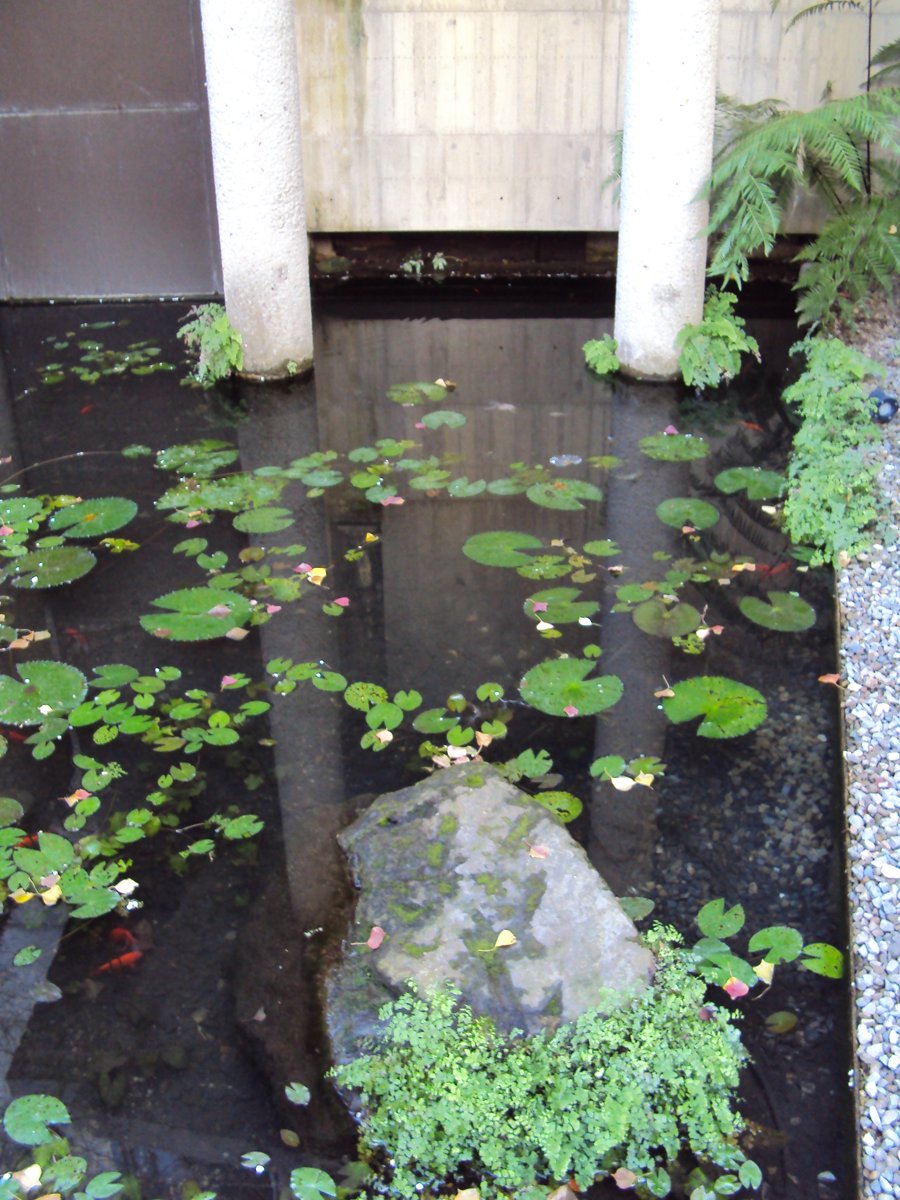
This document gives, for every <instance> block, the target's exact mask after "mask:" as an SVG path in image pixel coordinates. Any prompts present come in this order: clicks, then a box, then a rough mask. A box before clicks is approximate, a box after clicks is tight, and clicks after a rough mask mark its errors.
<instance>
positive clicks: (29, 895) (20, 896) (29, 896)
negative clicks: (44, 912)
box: [10, 888, 34, 904]
mask: <svg viewBox="0 0 900 1200" xmlns="http://www.w3.org/2000/svg"><path fill="white" fill-rule="evenodd" d="M10 896H11V898H12V899H13V900H15V902H16V904H27V903H28V901H29V900H33V899H34V892H26V891H25V889H24V888H16V890H15V891H14V892H11V893H10Z"/></svg>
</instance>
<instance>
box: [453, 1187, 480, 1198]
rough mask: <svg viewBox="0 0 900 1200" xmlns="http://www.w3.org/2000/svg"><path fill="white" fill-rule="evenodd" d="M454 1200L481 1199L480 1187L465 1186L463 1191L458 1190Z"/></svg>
mask: <svg viewBox="0 0 900 1200" xmlns="http://www.w3.org/2000/svg"><path fill="white" fill-rule="evenodd" d="M453 1200H481V1192H479V1190H478V1188H463V1190H462V1191H461V1192H457V1193H456V1195H455V1196H454V1197H453Z"/></svg>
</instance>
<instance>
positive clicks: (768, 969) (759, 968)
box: [753, 958, 775, 983]
mask: <svg viewBox="0 0 900 1200" xmlns="http://www.w3.org/2000/svg"><path fill="white" fill-rule="evenodd" d="M753 974H754V975H756V976H758V978H760V979H761V980H762V981H763V983H771V982H772V976H773V975H774V974H775V964H774V963H770V962H769V961H768V960H767V959H765V958H764V959H763V960H762V962H761V963H757V964H756V966H755V967H754V968H753Z"/></svg>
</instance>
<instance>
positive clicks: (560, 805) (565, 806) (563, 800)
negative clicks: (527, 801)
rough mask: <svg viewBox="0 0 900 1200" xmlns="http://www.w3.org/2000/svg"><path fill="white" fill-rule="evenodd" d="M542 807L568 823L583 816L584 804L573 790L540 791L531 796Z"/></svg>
mask: <svg viewBox="0 0 900 1200" xmlns="http://www.w3.org/2000/svg"><path fill="white" fill-rule="evenodd" d="M531 798H532V800H535V801H536V802H537V803H538V804H540V805H541V807H542V808H546V809H549V811H550V812H552V813H553V815H554V816H556V817H559V819H560V821H562V822H564V823H565V824H568V823H569V821H574V820H575V818H576V817H580V816H581V812H582V809H583V808H584V805H583V804H582V802H581V801H580V800H579V799H578V797H577V796H573V795H572V793H571V792H538V793H537V794H536V795H534V796H532V797H531Z"/></svg>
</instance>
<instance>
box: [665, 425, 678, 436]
mask: <svg viewBox="0 0 900 1200" xmlns="http://www.w3.org/2000/svg"><path fill="white" fill-rule="evenodd" d="M677 432H678V430H677V429H676V428H675V426H674V425H667V426H666V427H665V429H664V430H663V433H667V434H670V435H671V434H673V433H677Z"/></svg>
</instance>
